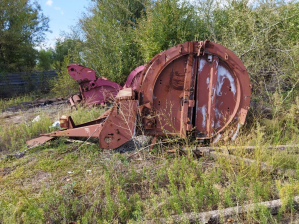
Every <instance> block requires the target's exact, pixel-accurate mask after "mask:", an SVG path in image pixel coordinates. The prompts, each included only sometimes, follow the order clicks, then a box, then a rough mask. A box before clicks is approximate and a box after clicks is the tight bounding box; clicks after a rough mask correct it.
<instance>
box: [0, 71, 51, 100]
mask: <svg viewBox="0 0 299 224" xmlns="http://www.w3.org/2000/svg"><path fill="white" fill-rule="evenodd" d="M56 76H57V73H56V72H55V71H44V72H31V73H26V72H20V73H9V74H2V75H1V74H0V97H1V98H5V97H13V96H16V95H19V94H23V93H29V92H32V91H35V90H38V91H41V92H43V93H46V92H48V91H49V90H50V86H49V81H50V80H51V79H53V78H55V77H56Z"/></svg>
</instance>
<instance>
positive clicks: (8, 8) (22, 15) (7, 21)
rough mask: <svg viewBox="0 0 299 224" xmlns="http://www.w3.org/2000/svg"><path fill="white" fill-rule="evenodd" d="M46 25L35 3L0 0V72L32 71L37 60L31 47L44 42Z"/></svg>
mask: <svg viewBox="0 0 299 224" xmlns="http://www.w3.org/2000/svg"><path fill="white" fill-rule="evenodd" d="M48 22H49V19H48V18H47V17H45V16H44V15H43V14H42V13H41V8H40V6H39V5H38V3H37V2H34V3H30V1H29V0H1V4H0V72H14V71H28V70H31V69H32V68H34V66H35V64H36V58H37V50H36V49H34V46H36V45H37V44H38V43H40V42H41V41H43V40H44V37H45V32H46V31H48V28H49V25H48Z"/></svg>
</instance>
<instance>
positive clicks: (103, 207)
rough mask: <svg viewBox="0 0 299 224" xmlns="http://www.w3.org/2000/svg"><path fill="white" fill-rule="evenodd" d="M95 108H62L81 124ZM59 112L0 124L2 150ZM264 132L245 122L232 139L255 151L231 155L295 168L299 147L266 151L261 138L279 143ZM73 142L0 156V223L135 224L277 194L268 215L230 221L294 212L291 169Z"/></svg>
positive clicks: (265, 219)
mask: <svg viewBox="0 0 299 224" xmlns="http://www.w3.org/2000/svg"><path fill="white" fill-rule="evenodd" d="M102 111H103V110H102V109H97V108H92V109H90V108H79V110H77V111H73V112H71V111H68V110H65V111H64V112H65V113H66V114H71V115H72V116H73V117H74V120H75V122H76V123H81V122H85V121H88V120H91V119H93V118H96V117H98V116H99V114H101V113H102ZM48 112H49V110H48ZM60 113H61V112H57V111H56V112H52V115H51V116H50V114H47V112H43V113H42V114H41V115H42V116H43V117H44V118H45V119H46V122H45V120H44V121H43V122H40V123H36V125H35V124H32V123H30V122H31V120H27V121H24V122H23V123H21V124H19V125H11V126H10V125H7V126H6V127H4V128H5V129H1V130H0V133H1V134H2V136H6V138H5V139H6V140H5V143H7V145H6V148H5V150H7V151H6V152H8V151H16V150H20V149H22V148H24V141H25V140H26V139H28V138H30V137H33V136H36V135H38V133H39V132H41V131H48V129H47V128H48V126H49V124H51V122H53V121H55V120H56V119H55V118H56V117H58V116H59V115H61V114H60ZM53 114H54V115H53ZM26 123H27V124H26ZM28 123H30V124H29V125H28ZM291 126H292V125H290V127H291ZM267 131H269V130H267ZM267 131H266V130H265V128H264V126H260V125H255V126H253V127H251V129H250V131H249V133H250V134H248V133H246V134H245V133H243V134H241V135H240V136H239V138H238V140H237V142H235V143H234V144H235V145H236V146H242V145H248V142H250V143H251V144H252V145H255V146H256V150H254V151H253V152H252V153H248V152H246V151H244V150H243V149H242V148H240V149H238V150H236V151H235V152H234V154H235V155H238V156H241V157H247V158H251V159H253V160H256V161H264V162H266V163H267V164H269V165H272V166H275V167H278V168H289V169H294V170H297V173H298V174H299V172H298V171H299V166H298V162H297V158H298V151H299V149H298V148H294V149H292V150H285V151H283V152H278V151H273V150H272V151H270V150H269V149H267V146H268V145H269V144H273V143H275V144H279V143H280V142H279V141H276V140H275V142H273V138H272V137H271V136H269V135H268V134H267ZM290 131H292V128H288V127H285V132H284V135H289V134H290V133H289V132H290ZM291 136H293V138H290V139H289V141H288V142H291V143H292V142H295V141H296V136H295V135H291ZM2 142H3V140H2ZM182 142H184V141H182ZM283 143H287V142H286V141H285V140H284V142H283ZM221 144H223V143H221ZM225 144H226V145H227V144H228V143H225ZM190 145H191V146H192V143H190ZM78 146H79V145H78V143H72V144H66V143H65V141H64V139H57V140H55V141H52V142H49V143H46V144H44V145H42V146H39V147H37V148H35V149H34V150H33V151H30V152H29V153H28V154H27V155H26V156H25V157H23V158H21V159H4V160H0V207H1V210H0V222H1V223H69V222H71V221H75V222H77V223H140V222H142V221H146V220H153V219H159V218H166V219H167V220H169V222H170V223H171V222H172V221H171V220H172V216H173V215H175V214H183V213H188V212H204V211H209V210H214V209H221V208H227V207H231V206H236V205H242V204H247V203H256V202H262V201H268V200H273V199H277V198H281V199H282V200H283V207H282V208H281V210H280V213H279V215H277V216H272V215H271V214H270V213H269V212H268V210H267V209H265V208H259V209H258V210H257V211H256V212H249V213H248V214H245V215H244V216H240V217H234V220H237V222H238V223H276V222H277V223H279V222H280V221H279V220H282V218H283V217H284V216H291V215H294V214H295V213H296V210H295V207H294V206H293V202H292V201H291V200H290V199H291V198H292V197H293V196H294V195H297V194H299V192H298V189H299V181H298V180H299V179H298V177H299V176H298V175H297V176H294V177H292V178H290V177H287V176H284V175H282V174H279V175H278V174H275V173H272V172H270V171H265V170H262V169H260V168H259V166H258V165H257V164H252V165H248V164H245V163H244V164H243V163H241V164H239V165H235V164H234V163H232V162H231V161H229V160H227V159H224V158H219V159H212V158H200V159H198V158H194V157H192V156H191V155H187V156H181V155H179V154H176V153H175V154H171V155H169V154H167V153H166V150H167V149H169V148H174V147H175V146H172V145H165V146H164V147H162V148H161V147H158V146H157V147H156V148H154V151H155V152H156V153H149V152H147V151H140V153H137V154H135V155H134V156H129V155H128V154H127V153H124V154H119V153H113V152H111V151H108V150H104V151H102V150H99V149H98V145H97V144H94V145H83V146H82V147H81V148H80V150H75V149H77V148H78ZM223 221H224V220H223ZM156 222H159V221H158V220H157V221H156ZM281 222H282V221H281Z"/></svg>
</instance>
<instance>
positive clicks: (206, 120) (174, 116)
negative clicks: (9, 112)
mask: <svg viewBox="0 0 299 224" xmlns="http://www.w3.org/2000/svg"><path fill="white" fill-rule="evenodd" d="M72 68H73V69H74V72H75V71H76V69H77V67H76V66H74V67H70V68H69V69H72ZM139 76H140V78H139V79H138V83H137V84H136V85H135V86H134V87H132V86H130V85H128V86H127V85H126V86H125V87H124V88H122V89H121V90H119V91H118V93H117V95H116V96H115V99H114V104H113V105H114V106H113V107H112V108H111V109H109V110H108V111H106V112H105V113H104V114H102V115H101V116H100V117H99V118H98V119H96V120H93V121H90V122H87V123H84V124H80V125H75V124H74V122H73V120H72V118H71V117H67V116H62V117H61V119H60V125H61V127H62V128H65V129H64V130H60V131H55V132H52V133H48V134H42V135H41V137H39V138H37V139H33V140H30V141H28V142H27V144H28V145H34V144H41V143H43V142H45V141H48V140H50V139H52V138H54V137H58V136H69V137H98V138H99V147H100V148H104V149H114V148H117V147H119V146H121V145H122V144H124V143H126V142H127V141H129V140H130V139H132V138H133V137H134V136H135V135H138V134H140V133H141V131H142V133H144V134H145V135H152V136H165V135H177V136H180V137H182V138H184V137H186V136H187V135H188V134H189V133H192V134H193V135H194V137H196V138H197V139H199V140H202V141H203V140H210V141H211V142H217V141H219V140H220V139H233V140H234V139H235V138H236V136H237V134H238V132H239V129H240V127H241V126H242V125H243V124H244V122H245V118H246V115H247V110H248V109H249V103H250V95H251V85H250V81H249V76H248V74H247V71H246V69H245V67H244V65H243V63H242V62H241V60H240V59H239V58H238V57H237V56H236V55H235V54H234V53H233V52H232V51H230V50H228V49H227V48H225V47H224V46H221V45H220V44H216V43H212V42H209V41H208V40H206V41H192V42H186V43H183V44H179V45H177V46H174V47H172V48H170V49H168V50H166V51H163V52H161V53H159V54H157V55H156V56H155V57H153V58H152V59H151V60H150V61H149V62H148V63H147V64H146V65H145V66H144V68H142V72H140V75H139ZM94 78H95V77H94V76H92V78H90V80H91V79H94ZM83 88H84V87H83ZM139 127H141V128H139Z"/></svg>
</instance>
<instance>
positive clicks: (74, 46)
mask: <svg viewBox="0 0 299 224" xmlns="http://www.w3.org/2000/svg"><path fill="white" fill-rule="evenodd" d="M81 45H82V42H81V41H80V40H77V39H71V38H66V39H64V40H63V39H57V40H56V43H55V49H54V50H53V51H52V57H53V62H54V63H53V66H54V67H55V70H57V71H61V70H62V69H63V68H64V66H65V57H69V63H73V62H77V63H79V62H80V58H79V51H80V50H81V49H80V47H81Z"/></svg>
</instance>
